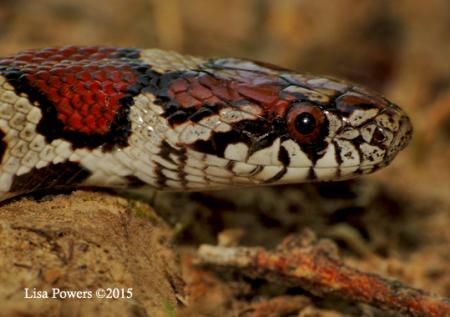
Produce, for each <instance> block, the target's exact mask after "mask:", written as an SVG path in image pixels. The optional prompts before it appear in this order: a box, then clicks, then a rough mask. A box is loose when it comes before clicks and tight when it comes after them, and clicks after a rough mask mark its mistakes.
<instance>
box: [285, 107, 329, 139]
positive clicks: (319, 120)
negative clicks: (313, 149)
mask: <svg viewBox="0 0 450 317" xmlns="http://www.w3.org/2000/svg"><path fill="white" fill-rule="evenodd" d="M324 121H325V115H324V114H323V112H322V110H321V109H320V108H319V107H318V106H316V105H313V104H311V103H307V102H302V103H298V104H294V105H293V106H292V108H291V109H290V110H289V112H288V114H287V125H288V131H289V134H290V135H291V136H292V137H293V138H294V139H296V140H297V141H298V142H300V143H308V142H314V141H315V140H316V139H317V137H318V136H319V135H320V131H321V130H322V126H323V123H324Z"/></svg>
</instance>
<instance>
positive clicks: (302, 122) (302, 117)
mask: <svg viewBox="0 0 450 317" xmlns="http://www.w3.org/2000/svg"><path fill="white" fill-rule="evenodd" d="M295 129H296V130H297V131H298V132H299V133H301V134H310V133H312V132H314V130H315V129H316V119H315V118H314V116H313V115H312V114H310V113H308V112H303V113H301V114H299V115H298V116H297V118H295Z"/></svg>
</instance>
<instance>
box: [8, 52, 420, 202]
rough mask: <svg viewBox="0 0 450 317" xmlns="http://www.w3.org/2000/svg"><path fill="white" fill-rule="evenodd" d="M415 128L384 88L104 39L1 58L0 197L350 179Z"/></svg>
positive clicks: (384, 157) (384, 159)
mask: <svg viewBox="0 0 450 317" xmlns="http://www.w3.org/2000/svg"><path fill="white" fill-rule="evenodd" d="M411 136H412V125H411V121H410V119H409V117H408V115H407V114H406V113H405V112H404V111H403V110H402V109H401V108H400V107H398V106H397V105H396V104H394V103H392V102H391V101H389V100H387V99H386V98H385V97H383V96H382V95H380V94H378V93H376V92H373V91H371V90H369V89H368V88H365V87H363V86H361V85H357V84H353V83H349V82H347V81H343V80H339V79H334V78H331V77H326V76H316V75H312V74H309V73H298V72H295V71H292V70H288V69H285V68H282V67H278V66H274V65H271V64H268V63H264V62H256V61H252V60H246V59H239V58H203V57H198V56H190V55H182V54H179V53H176V52H171V51H164V50H160V49H137V48H116V47H99V46H67V47H51V48H43V49H31V50H26V51H22V52H19V53H16V54H13V55H10V56H6V57H3V58H0V200H5V199H9V198H11V197H15V196H18V195H24V194H29V193H32V192H35V191H39V190H45V189H53V188H55V189H56V188H78V187H104V188H121V187H134V186H149V187H152V188H154V189H157V190H172V191H203V190H211V189H224V188H225V189H226V188H236V187H240V186H260V185H270V184H290V183H301V182H315V181H337V180H346V179H350V178H353V177H356V176H359V175H362V174H368V173H371V172H374V171H376V170H378V169H380V168H382V167H385V166H387V165H388V164H389V163H390V162H391V161H392V160H393V159H394V157H395V156H396V155H397V154H398V152H399V151H400V150H402V149H403V148H405V146H406V145H407V144H408V143H409V141H410V139H411Z"/></svg>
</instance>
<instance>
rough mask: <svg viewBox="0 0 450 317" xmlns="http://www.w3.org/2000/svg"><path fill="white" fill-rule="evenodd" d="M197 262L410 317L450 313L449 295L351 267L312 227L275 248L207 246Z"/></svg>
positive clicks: (433, 316) (437, 315) (202, 247)
mask: <svg viewBox="0 0 450 317" xmlns="http://www.w3.org/2000/svg"><path fill="white" fill-rule="evenodd" d="M199 261H200V264H202V265H214V266H220V267H226V268H227V269H231V270H239V271H240V272H242V273H244V274H246V275H248V276H251V277H258V278H265V279H267V280H271V281H275V282H277V283H282V284H285V285H290V286H291V285H292V286H300V287H302V288H304V289H306V290H308V291H309V292H311V293H312V294H314V295H318V296H325V295H327V296H329V295H333V296H335V297H338V298H343V299H347V300H351V301H358V302H363V303H366V304H369V305H372V306H375V307H377V308H380V309H383V310H392V311H395V312H399V313H403V314H405V315H407V316H414V317H443V316H450V300H449V299H447V298H443V297H438V296H434V295H431V294H429V293H426V292H424V291H422V290H418V289H414V288H410V287H408V286H405V285H403V284H401V283H400V282H398V281H391V280H388V279H385V278H382V277H380V276H378V275H376V274H371V273H365V272H361V271H359V270H356V269H354V268H351V267H348V266H346V265H345V264H343V263H342V261H341V260H340V259H339V258H338V257H337V255H336V252H334V249H333V247H330V244H329V243H327V242H324V241H317V240H316V239H315V237H314V235H313V234H312V233H311V232H309V231H307V232H306V233H305V234H303V235H301V236H289V237H288V238H286V239H285V240H284V241H283V242H282V243H281V244H280V245H279V246H278V247H277V249H276V250H274V251H267V250H265V249H263V248H257V247H252V248H249V247H221V246H210V245H203V246H201V247H200V249H199Z"/></svg>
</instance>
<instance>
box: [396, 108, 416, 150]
mask: <svg viewBox="0 0 450 317" xmlns="http://www.w3.org/2000/svg"><path fill="white" fill-rule="evenodd" d="M412 134H413V127H412V124H411V120H410V119H409V117H408V116H407V115H405V114H404V115H402V116H401V118H400V120H399V129H398V131H397V134H396V136H395V138H394V139H393V140H392V144H391V148H392V149H391V151H397V152H398V151H401V150H403V149H404V148H405V147H406V146H407V145H408V144H409V142H410V141H411V138H412Z"/></svg>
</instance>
